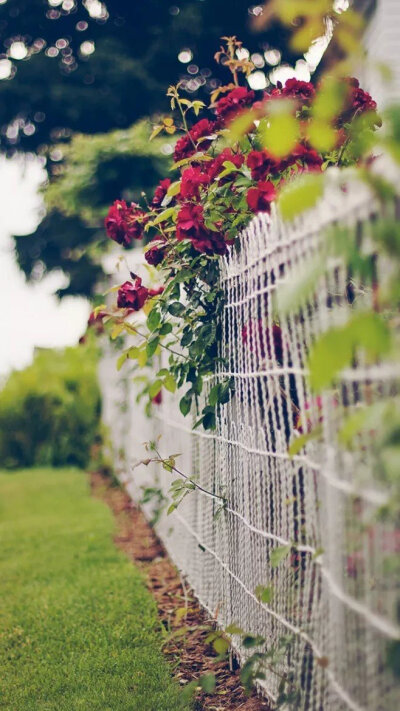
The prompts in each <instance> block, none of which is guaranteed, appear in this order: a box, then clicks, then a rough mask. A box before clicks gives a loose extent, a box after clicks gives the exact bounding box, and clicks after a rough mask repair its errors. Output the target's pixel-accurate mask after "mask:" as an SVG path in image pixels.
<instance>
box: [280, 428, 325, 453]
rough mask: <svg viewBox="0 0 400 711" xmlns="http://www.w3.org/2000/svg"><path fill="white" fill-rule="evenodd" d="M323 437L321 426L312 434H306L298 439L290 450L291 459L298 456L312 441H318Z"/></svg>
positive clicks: (313, 430) (312, 431)
mask: <svg viewBox="0 0 400 711" xmlns="http://www.w3.org/2000/svg"><path fill="white" fill-rule="evenodd" d="M321 435H322V425H321V424H320V425H317V426H316V427H314V429H312V430H311V432H306V433H305V434H302V435H300V436H299V437H296V438H295V439H294V440H293V442H292V443H291V445H290V447H289V449H288V454H289V457H294V456H295V455H296V454H298V452H300V451H301V450H302V449H303V447H305V446H306V444H307V443H308V442H311V440H313V439H318V437H320V436H321Z"/></svg>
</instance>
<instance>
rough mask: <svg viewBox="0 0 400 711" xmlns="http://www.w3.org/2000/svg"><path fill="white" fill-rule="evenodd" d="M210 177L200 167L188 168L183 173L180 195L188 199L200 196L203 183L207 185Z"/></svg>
mask: <svg viewBox="0 0 400 711" xmlns="http://www.w3.org/2000/svg"><path fill="white" fill-rule="evenodd" d="M209 182H210V178H209V176H208V175H207V173H202V169H201V168H199V167H197V166H196V167H192V166H191V167H190V168H186V170H184V172H183V173H182V180H181V189H180V195H181V197H182V198H186V199H188V200H190V199H192V198H198V197H199V191H200V186H201V185H207V184H208V183H209Z"/></svg>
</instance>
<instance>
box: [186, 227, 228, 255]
mask: <svg viewBox="0 0 400 711" xmlns="http://www.w3.org/2000/svg"><path fill="white" fill-rule="evenodd" d="M227 244H228V243H227V242H226V241H225V238H224V236H223V235H222V234H220V233H219V232H214V231H213V230H206V231H205V232H204V233H203V234H202V235H201V236H200V237H199V238H197V239H192V245H193V247H194V249H195V250H196V251H197V252H202V253H203V254H220V255H223V254H225V253H226V250H227Z"/></svg>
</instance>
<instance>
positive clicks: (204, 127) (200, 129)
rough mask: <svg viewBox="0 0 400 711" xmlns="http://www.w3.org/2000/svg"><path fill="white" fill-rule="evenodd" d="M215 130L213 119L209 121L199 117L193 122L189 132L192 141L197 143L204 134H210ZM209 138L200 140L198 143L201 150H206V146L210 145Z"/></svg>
mask: <svg viewBox="0 0 400 711" xmlns="http://www.w3.org/2000/svg"><path fill="white" fill-rule="evenodd" d="M214 132H215V121H209V120H208V119H200V121H198V122H197V123H195V124H194V125H193V126H192V128H191V129H190V131H189V133H190V135H191V137H192V139H193V141H194V142H195V143H196V144H197V143H198V142H199V141H200V139H201V138H205V137H206V136H211V135H212V134H213V133H214ZM210 144H211V140H207V141H201V143H200V148H201V150H204V151H205V150H207V148H208V147H209V146H210Z"/></svg>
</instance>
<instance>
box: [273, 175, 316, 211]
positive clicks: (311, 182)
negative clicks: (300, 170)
mask: <svg viewBox="0 0 400 711" xmlns="http://www.w3.org/2000/svg"><path fill="white" fill-rule="evenodd" d="M323 189H324V177H323V175H319V174H318V175H317V174H312V173H309V174H306V175H301V176H300V177H298V178H296V180H294V181H293V182H292V183H289V184H287V185H286V186H285V187H284V188H283V190H282V192H281V194H280V197H279V202H278V206H279V208H280V212H281V215H282V217H283V219H284V220H293V218H294V217H296V215H299V214H300V213H301V212H304V210H309V209H310V208H312V207H314V205H315V204H316V203H317V202H318V200H319V198H320V197H321V196H322V193H323Z"/></svg>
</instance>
